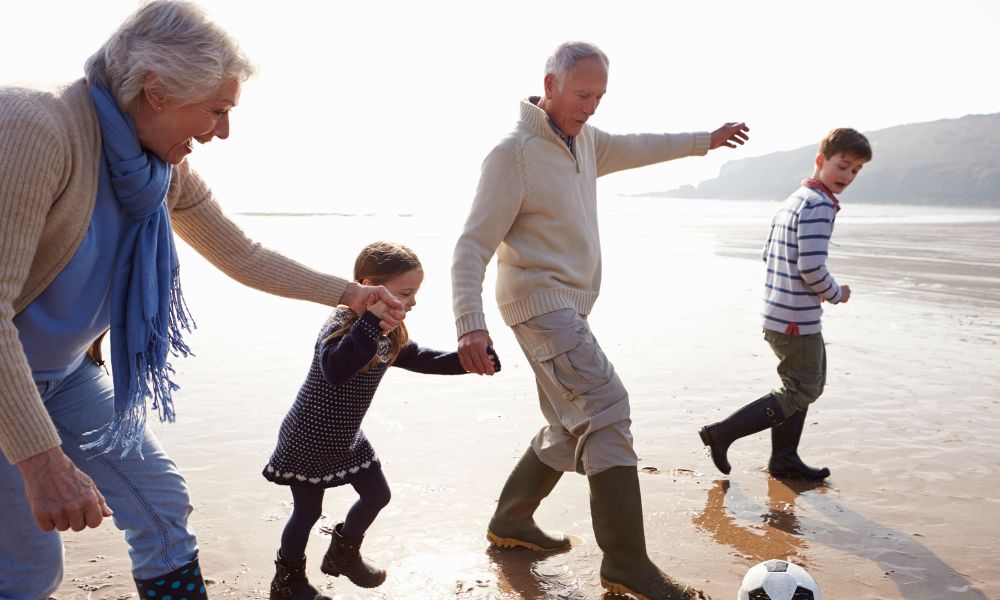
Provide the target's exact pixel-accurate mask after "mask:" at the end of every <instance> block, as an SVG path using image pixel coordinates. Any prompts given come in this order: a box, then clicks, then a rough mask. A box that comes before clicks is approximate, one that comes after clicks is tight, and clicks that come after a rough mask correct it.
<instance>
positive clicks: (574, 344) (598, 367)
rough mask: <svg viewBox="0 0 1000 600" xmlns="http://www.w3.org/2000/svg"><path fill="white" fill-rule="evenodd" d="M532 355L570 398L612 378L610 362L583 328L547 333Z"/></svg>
mask: <svg viewBox="0 0 1000 600" xmlns="http://www.w3.org/2000/svg"><path fill="white" fill-rule="evenodd" d="M531 354H532V358H533V359H534V360H535V362H536V363H538V364H539V365H540V366H541V367H542V369H544V371H545V372H546V374H547V375H548V377H549V379H551V380H552V382H553V383H555V384H556V385H557V386H558V387H559V389H560V390H561V391H562V393H563V395H564V396H565V397H566V398H567V399H569V400H573V399H574V398H577V397H579V396H581V395H583V394H586V393H587V392H589V391H591V390H593V389H595V388H598V387H600V386H602V385H604V384H606V383H607V382H608V381H609V380H610V379H611V375H612V368H611V363H609V362H608V359H607V357H606V356H604V352H603V351H602V350H601V349H600V347H598V346H597V341H596V340H595V339H594V337H593V335H591V334H590V332H589V331H588V330H587V329H586V328H580V329H563V330H559V331H552V332H548V336H547V339H546V340H545V342H543V343H542V344H539V345H538V346H536V347H535V348H533V349H532V351H531Z"/></svg>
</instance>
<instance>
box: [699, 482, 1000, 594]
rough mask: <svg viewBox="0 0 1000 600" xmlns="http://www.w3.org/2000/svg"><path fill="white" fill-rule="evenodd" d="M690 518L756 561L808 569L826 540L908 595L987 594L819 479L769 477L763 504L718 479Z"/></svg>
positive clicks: (827, 544) (826, 542) (913, 540)
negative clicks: (815, 513)
mask: <svg viewBox="0 0 1000 600" xmlns="http://www.w3.org/2000/svg"><path fill="white" fill-rule="evenodd" d="M796 501H801V502H805V503H807V504H808V505H809V508H810V509H818V510H819V513H820V515H822V516H823V517H826V518H828V519H829V521H827V520H819V519H813V518H811V517H807V516H804V515H797V514H796ZM727 502H728V504H729V506H730V507H731V508H730V509H729V510H727ZM735 513H738V516H737V515H736V514H735ZM692 521H693V523H694V524H695V526H697V527H698V528H700V529H702V530H704V531H706V532H708V533H709V534H711V535H712V537H713V539H715V541H716V542H718V543H719V544H723V545H726V546H729V547H731V548H734V549H735V550H736V551H737V552H739V553H740V554H741V555H743V557H744V558H746V559H748V560H749V561H750V563H751V564H752V563H757V562H761V561H764V560H768V559H772V558H781V559H785V560H788V561H790V562H794V563H797V564H800V565H802V566H803V567H806V568H807V569H808V568H809V567H810V547H811V546H818V545H825V546H829V547H831V548H834V549H836V550H839V551H841V552H847V553H851V554H854V555H857V556H859V557H862V558H866V559H868V560H871V561H872V562H874V563H876V564H877V565H878V566H879V568H880V570H881V572H882V575H883V577H885V578H888V579H889V580H890V581H892V582H893V583H894V584H895V585H896V586H897V588H898V590H899V593H900V597H901V598H905V599H906V600H943V599H948V600H961V599H968V600H987V596H986V595H985V594H984V593H983V592H982V591H981V590H980V589H979V588H978V587H977V586H976V585H975V583H974V582H972V581H970V580H969V579H968V578H967V577H966V576H964V575H962V574H960V573H958V572H956V570H955V569H954V568H953V567H951V566H950V565H948V564H947V563H945V562H944V561H943V560H942V559H941V558H939V557H938V556H937V555H936V554H934V552H933V551H931V550H930V549H929V548H927V547H926V546H924V545H923V544H921V543H920V542H919V541H917V540H915V539H913V537H912V536H909V535H905V534H902V533H900V532H898V531H895V530H893V529H891V528H889V527H886V526H884V525H881V524H879V523H875V522H872V521H871V520H869V519H866V518H865V517H863V516H861V515H859V514H858V513H856V512H854V511H852V510H851V509H849V508H847V507H845V506H844V505H843V504H841V503H840V502H839V501H838V499H837V494H836V492H835V491H834V488H831V487H829V486H828V485H827V484H825V483H822V482H820V483H815V482H805V481H795V480H789V481H780V480H777V479H775V478H773V477H768V478H767V507H766V510H765V507H762V506H760V505H759V504H756V503H754V502H753V501H752V500H751V499H749V498H747V497H746V496H745V495H743V493H742V491H741V490H740V488H739V486H735V485H732V484H731V483H730V481H729V480H719V481H716V482H715V484H714V486H713V487H712V488H711V489H710V490H709V491H708V496H707V498H706V501H705V509H704V510H703V511H701V512H700V513H698V514H697V515H695V516H694V517H693V518H692ZM827 570H828V571H829V570H832V571H834V572H835V569H829V568H828V569H827Z"/></svg>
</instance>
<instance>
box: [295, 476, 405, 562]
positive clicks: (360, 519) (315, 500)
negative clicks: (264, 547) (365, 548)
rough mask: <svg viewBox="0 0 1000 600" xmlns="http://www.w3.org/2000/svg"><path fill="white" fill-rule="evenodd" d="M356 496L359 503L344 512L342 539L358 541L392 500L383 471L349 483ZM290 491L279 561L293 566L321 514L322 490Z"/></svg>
mask: <svg viewBox="0 0 1000 600" xmlns="http://www.w3.org/2000/svg"><path fill="white" fill-rule="evenodd" d="M351 485H352V486H354V490H355V491H356V492H357V493H358V501H357V502H355V503H354V505H353V506H351V509H350V510H349V511H347V517H345V518H344V527H343V528H342V529H341V534H342V535H343V536H344V537H349V538H357V537H361V536H363V535H364V534H365V532H366V531H368V527H369V526H370V525H371V524H372V523H373V522H375V517H377V516H378V513H379V511H381V510H382V509H383V508H385V506H386V505H387V504H389V499H390V498H391V497H392V494H391V492H389V482H387V481H386V480H385V475H383V474H382V469H377V468H376V469H362V470H361V471H359V472H358V476H357V477H356V478H355V479H354V481H353V482H352V483H351ZM288 487H289V488H291V490H292V502H293V506H292V516H291V517H289V518H288V523H287V524H285V530H284V531H283V532H282V533H281V550H279V554H280V555H281V559H282V560H287V561H291V562H295V561H298V560H302V558H303V557H305V555H306V544H307V543H308V542H309V532H310V531H311V530H312V528H313V525H315V524H316V521H318V520H319V518H320V516H322V514H323V492H325V491H326V490H325V488H319V487H313V486H303V485H290V486H288Z"/></svg>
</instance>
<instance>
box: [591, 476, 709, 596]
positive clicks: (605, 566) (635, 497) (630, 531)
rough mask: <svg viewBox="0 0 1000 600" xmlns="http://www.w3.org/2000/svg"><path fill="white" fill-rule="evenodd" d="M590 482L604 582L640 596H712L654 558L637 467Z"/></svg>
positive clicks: (612, 588) (618, 591) (619, 591)
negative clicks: (661, 566)
mask: <svg viewBox="0 0 1000 600" xmlns="http://www.w3.org/2000/svg"><path fill="white" fill-rule="evenodd" d="M588 479H589V480H590V515H591V519H593V523H594V537H595V538H597V545H598V546H600V547H601V550H602V551H603V552H604V559H603V560H602V561H601V585H602V586H604V587H605V589H607V590H608V591H609V592H611V593H613V594H619V595H622V596H625V595H628V594H631V595H632V596H634V597H636V598H638V599H639V600H694V599H702V600H707V598H708V597H707V596H706V595H705V594H704V592H702V591H700V590H696V589H694V588H691V587H688V586H686V585H683V584H681V583H678V582H676V581H674V580H673V579H671V578H670V577H669V576H667V575H666V574H664V573H663V571H660V569H659V568H658V567H657V566H656V565H654V564H653V562H652V561H651V560H649V556H648V555H647V554H646V536H645V532H644V530H643V525H642V498H641V496H640V492H639V474H638V471H636V468H635V467H612V468H610V469H608V470H606V471H602V472H600V473H598V474H597V475H591V476H590V477H588Z"/></svg>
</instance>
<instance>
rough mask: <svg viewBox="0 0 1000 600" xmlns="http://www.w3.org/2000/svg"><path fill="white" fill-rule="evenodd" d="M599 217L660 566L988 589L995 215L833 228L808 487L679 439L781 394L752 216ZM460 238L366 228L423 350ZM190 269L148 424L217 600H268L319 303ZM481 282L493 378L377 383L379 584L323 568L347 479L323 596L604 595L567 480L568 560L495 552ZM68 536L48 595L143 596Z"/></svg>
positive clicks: (944, 595) (762, 459) (523, 414)
mask: <svg viewBox="0 0 1000 600" xmlns="http://www.w3.org/2000/svg"><path fill="white" fill-rule="evenodd" d="M602 219H604V220H603V221H602V224H603V227H604V229H603V235H604V248H605V265H604V272H605V278H604V285H603V293H602V297H601V300H600V301H599V302H598V304H597V306H596V308H595V311H594V314H593V315H592V317H591V323H592V326H593V328H594V330H595V332H596V334H597V337H598V339H599V340H601V343H602V346H603V347H604V349H605V351H606V352H607V353H608V355H609V356H610V357H611V359H612V361H613V362H614V363H615V366H616V368H617V370H618V372H619V374H620V375H621V377H622V378H623V380H624V381H625V383H626V386H627V387H628V388H629V390H630V394H631V402H632V416H633V421H634V424H633V433H634V435H635V441H636V442H635V445H636V450H637V452H638V454H639V456H640V459H641V462H640V468H641V469H642V472H641V474H640V481H641V484H642V489H643V503H644V509H645V524H646V536H647V542H648V547H649V551H650V555H651V556H652V558H653V559H654V561H655V562H656V563H657V564H659V565H660V566H661V567H662V568H663V569H664V570H665V571H666V572H668V573H669V574H671V575H672V576H674V577H675V578H677V579H680V580H682V581H684V582H687V583H689V584H692V585H696V586H698V587H700V588H702V589H704V590H705V591H706V592H707V593H709V594H710V595H711V596H712V597H713V598H716V599H717V600H718V599H730V598H733V597H734V596H735V594H736V590H737V588H738V586H739V582H740V580H741V578H742V576H743V574H744V573H745V571H746V569H747V568H749V567H750V566H751V565H753V564H755V563H757V562H759V561H762V560H766V559H769V558H790V559H791V560H793V561H795V562H797V563H799V564H801V565H803V566H804V567H805V568H806V569H807V570H808V571H809V572H810V573H811V574H812V575H813V577H815V578H816V580H817V581H818V582H819V584H820V585H821V587H822V589H823V592H824V597H825V598H826V599H827V600H831V599H852V600H862V599H873V600H874V599H905V600H940V599H975V600H980V599H997V598H1000V570H998V569H997V567H996V565H997V564H998V559H1000V541H998V539H1000V525H998V519H997V517H998V516H1000V500H998V499H997V494H996V490H997V484H996V477H997V476H998V475H1000V472H998V471H1000V437H998V436H997V435H996V432H997V431H1000V395H998V391H1000V371H998V369H997V363H998V359H1000V349H998V341H1000V223H998V222H996V221H993V222H988V223H971V224H969V223H852V222H851V221H850V219H846V218H842V219H841V220H839V221H838V224H837V227H838V229H837V231H836V233H835V237H834V247H833V250H832V252H833V258H832V259H831V261H830V264H831V268H832V269H833V270H834V272H835V273H837V274H838V277H839V278H840V279H841V282H842V283H848V284H850V285H851V286H852V288H853V294H854V295H853V297H852V299H851V301H850V302H849V303H847V304H846V305H842V306H833V307H829V308H828V310H827V311H826V314H825V315H824V323H825V325H824V337H825V339H826V341H827V344H828V354H829V365H830V372H829V375H828V387H827V390H826V392H825V394H824V396H823V397H822V398H821V399H820V401H819V402H818V403H817V405H816V406H815V407H814V408H813V409H812V410H811V411H810V413H809V418H808V421H807V427H806V430H805V433H804V435H803V441H802V444H801V447H800V450H801V453H802V455H803V457H804V458H805V459H806V460H807V462H810V463H812V464H815V465H826V466H828V467H830V469H831V470H832V472H833V475H832V477H831V478H830V479H829V480H828V481H827V482H826V483H825V484H822V485H803V484H789V483H783V482H780V481H776V480H774V479H772V478H770V477H769V476H768V474H767V473H766V472H765V471H764V470H763V466H764V465H766V462H767V457H768V451H769V440H768V438H767V436H766V434H763V433H762V434H759V435H757V436H753V437H751V438H747V439H745V440H741V441H739V442H737V443H736V444H735V445H734V446H733V448H732V450H731V451H730V460H731V461H732V462H733V464H734V470H733V473H732V474H731V475H729V476H722V475H720V474H718V473H717V472H715V470H714V468H713V466H712V464H711V461H710V460H709V458H708V457H707V456H706V454H705V452H704V450H703V448H702V446H701V443H700V441H699V439H698V436H697V433H696V432H697V430H698V428H699V427H700V426H701V425H702V424H705V423H708V422H711V421H713V420H717V419H719V418H722V417H725V416H726V415H728V414H729V413H730V412H731V411H732V410H734V409H736V408H738V407H739V406H741V405H742V404H744V403H746V402H748V401H750V400H753V399H754V398H757V397H758V396H760V395H762V394H764V393H766V392H767V391H768V390H769V389H770V388H771V387H772V386H774V385H775V383H776V375H775V374H774V359H773V357H772V356H771V355H770V350H769V348H768V347H767V345H766V344H765V342H764V341H763V340H762V338H761V334H760V327H759V324H758V317H757V316H756V315H757V308H758V297H759V286H760V280H761V277H762V275H761V270H762V266H761V263H760V262H759V260H758V259H757V252H758V251H759V245H760V241H761V236H762V235H763V234H762V232H761V226H760V224H759V223H756V224H755V225H752V226H751V225H744V224H731V223H730V224H725V225H717V224H712V223H711V222H705V223H695V224H690V223H670V222H668V223H656V222H651V221H650V220H649V219H648V218H643V215H641V214H636V215H631V214H629V212H628V211H622V212H621V213H620V214H615V215H612V216H610V217H607V218H605V217H602ZM769 219H770V215H769V214H768V215H767V217H766V219H765V223H766V222H767V221H769ZM331 224H332V222H331ZM245 226H246V227H247V228H248V229H250V230H251V231H253V230H254V228H255V227H258V223H257V222H255V221H253V220H251V219H246V222H245ZM323 226H324V227H326V226H327V225H323ZM268 227H269V228H268V229H267V230H264V229H262V230H261V231H260V232H259V233H260V235H258V236H257V237H258V238H260V239H262V241H265V242H267V241H269V239H268V236H271V237H270V241H272V243H273V245H274V246H277V247H280V248H282V249H283V250H285V251H289V253H290V254H292V255H293V256H316V255H317V253H318V252H319V251H321V249H320V247H319V246H310V245H309V244H313V243H316V242H305V241H298V242H291V241H290V240H292V239H294V238H293V237H288V235H289V234H290V233H294V232H295V231H297V230H298V229H299V228H301V227H302V224H301V223H288V224H277V225H274V224H271V225H269V226H268ZM310 227H315V226H313V225H310ZM336 230H337V232H338V233H336V236H337V239H336V240H335V241H336V243H335V244H329V240H327V243H328V245H333V246H335V247H336V248H338V249H341V248H343V249H346V250H343V252H344V253H345V254H346V255H347V256H345V257H343V258H344V260H341V261H339V262H336V263H334V262H331V263H330V264H324V263H319V264H317V266H320V267H324V268H330V269H331V270H335V271H337V272H347V267H346V265H347V264H348V262H349V260H348V259H350V258H352V257H353V253H354V252H356V249H357V248H360V246H361V244H362V243H363V242H367V241H370V239H374V238H372V233H371V228H368V227H366V226H360V227H355V226H353V225H352V226H350V227H347V228H344V227H343V225H342V223H341V224H338V225H337V227H336ZM414 232H417V234H416V235H415V234H414ZM454 235H455V232H454V231H453V230H451V229H449V227H443V228H441V229H439V230H434V229H433V228H431V229H430V230H428V229H427V228H423V227H414V228H409V227H401V228H399V229H393V228H391V227H390V228H388V229H387V230H382V235H381V236H379V235H376V237H388V238H392V239H399V240H400V241H404V242H405V243H409V245H411V246H413V247H414V248H415V249H416V250H417V252H418V254H420V255H421V257H422V259H423V262H424V265H425V268H426V270H427V273H428V278H427V280H426V282H425V287H424V290H423V291H422V292H421V296H422V297H421V298H420V301H421V303H420V306H418V308H417V309H416V310H415V311H414V313H412V314H411V317H410V319H409V321H410V323H409V326H410V331H411V335H412V336H413V338H414V339H416V340H417V341H419V342H421V343H423V344H425V345H429V346H434V347H443V348H449V347H453V346H454V341H453V329H452V327H451V311H450V299H449V293H450V290H449V287H448V286H449V282H448V266H449V256H450V252H451V244H452V243H453V240H454ZM406 236H409V237H406ZM290 244H291V246H292V247H291V248H290V247H289V245H290ZM296 244H297V245H296ZM185 250H186V249H185ZM322 251H323V252H328V251H329V250H328V249H326V248H323V249H322ZM182 258H187V260H186V261H185V269H187V271H186V272H185V277H186V280H185V281H187V280H192V281H197V282H198V285H186V287H185V293H186V294H187V296H188V301H189V303H190V305H191V306H192V309H193V310H194V311H195V315H196V317H197V318H198V320H199V325H200V329H199V331H198V332H196V334H195V335H193V336H192V338H191V342H192V345H193V347H194V348H195V351H196V352H197V354H198V356H197V358H195V359H191V360H186V361H182V362H180V363H178V366H179V367H180V369H179V370H180V379H181V382H182V384H183V385H184V388H183V390H182V392H181V393H180V395H179V396H178V415H179V418H178V423H176V424H174V425H169V426H166V425H161V424H156V425H155V430H156V432H157V434H158V435H159V436H160V439H161V440H162V442H163V443H164V445H165V446H166V447H167V449H168V450H169V451H170V453H171V455H172V456H173V457H174V459H175V460H176V461H177V463H178V464H179V466H180V468H181V471H182V472H183V473H184V474H185V475H186V477H187V480H188V483H189V485H190V488H191V493H192V497H193V499H194V504H195V512H194V514H193V516H192V520H193V523H194V525H195V527H196V528H197V531H198V534H199V541H200V545H201V559H202V564H203V567H204V571H205V573H206V574H207V575H208V577H209V578H210V579H211V582H210V585H209V593H210V595H211V596H213V597H239V598H265V597H267V591H268V584H269V581H270V578H271V575H272V574H273V567H272V562H271V561H272V559H273V556H274V551H275V549H276V547H277V544H278V539H279V537H280V534H281V529H282V527H283V525H284V521H285V518H286V517H287V515H288V514H289V512H290V508H291V505H290V495H289V494H288V492H287V490H285V489H283V488H281V487H278V486H275V485H273V484H270V483H268V482H266V481H264V480H263V478H261V477H260V475H259V472H260V469H261V467H262V466H263V464H264V463H265V461H266V459H267V457H268V455H269V454H270V451H271V450H272V448H273V443H274V439H275V435H276V432H277V426H278V423H280V420H281V418H282V417H283V415H284V413H285V411H286V409H287V407H288V404H289V403H290V402H291V399H292V398H293V397H294V394H295V391H296V389H297V387H298V385H299V383H300V382H301V379H302V377H303V376H304V374H305V369H306V366H307V364H308V358H309V353H310V344H311V340H312V336H313V335H314V333H315V330H316V328H317V327H318V326H319V324H320V323H321V321H322V319H323V317H324V316H325V314H326V312H327V310H326V309H324V308H322V307H314V306H308V305H305V304H303V303H292V302H289V301H287V300H282V299H278V298H271V297H267V296H265V295H263V294H259V293H255V292H252V291H248V290H245V289H244V288H241V287H239V286H238V285H237V284H234V283H231V282H229V281H227V280H225V279H223V278H222V277H220V276H217V275H215V274H213V273H212V272H211V269H210V268H209V267H207V266H205V265H204V264H202V262H201V261H200V260H195V259H192V258H191V257H190V253H189V252H188V253H187V254H185V256H182ZM491 273H492V267H491ZM487 290H488V291H487V294H486V297H487V305H488V306H489V307H491V311H493V312H490V313H488V315H487V316H488V319H489V322H490V323H491V325H492V326H493V329H494V331H493V332H492V335H493V338H494V341H495V343H496V346H497V348H498V351H499V352H500V353H501V358H502V359H503V361H504V369H503V372H502V373H501V374H500V375H498V376H497V377H495V378H492V379H487V378H479V377H475V376H464V377H428V376H420V375H415V374H411V373H408V372H405V371H402V370H399V369H395V370H392V371H391V372H390V373H389V374H388V375H387V376H386V378H385V380H384V383H383V385H382V387H381V388H380V390H379V394H378V396H377V397H376V401H375V403H374V404H373V407H372V410H371V412H370V413H369V415H368V417H367V419H366V422H365V430H366V432H367V433H368V435H369V437H370V439H371V440H372V442H373V444H374V446H375V448H376V450H377V452H378V453H379V455H380V457H381V458H382V460H383V462H384V469H385V472H386V474H387V477H388V479H389V482H390V485H391V486H392V491H393V499H392V502H391V503H390V505H389V506H388V507H387V508H386V509H385V511H383V513H382V515H380V517H379V518H378V520H377V521H376V522H375V524H374V525H373V526H372V528H371V529H370V531H369V534H368V538H367V540H366V542H365V547H364V550H365V554H366V556H367V557H369V558H370V559H372V560H373V561H375V562H377V563H379V564H380V565H382V566H384V567H385V568H387V569H388V570H389V578H388V580H387V581H386V583H385V584H384V585H383V586H382V587H380V588H377V589H376V590H362V589H359V588H356V587H354V586H353V585H352V584H350V582H348V581H346V580H344V579H343V578H329V577H326V576H324V575H322V574H321V573H320V571H319V561H320V559H321V557H322V554H323V552H324V550H325V547H326V544H327V543H328V540H329V537H328V535H326V533H325V531H324V530H325V529H326V528H328V527H330V526H331V525H332V524H334V523H336V522H337V521H338V520H339V519H340V518H342V516H343V514H344V513H345V512H346V509H347V507H348V506H349V505H350V503H351V502H352V501H353V500H354V494H353V490H350V489H349V488H348V489H345V488H337V489H333V490H330V491H329V492H328V494H327V500H326V504H325V511H326V512H325V517H324V519H323V520H321V522H320V523H319V525H318V527H317V531H315V535H314V536H313V537H312V539H311V540H310V545H309V548H308V550H307V552H308V557H309V561H310V567H309V572H310V575H311V577H312V579H313V581H314V583H315V584H317V585H318V587H320V588H321V589H322V590H323V591H324V592H325V593H326V594H327V595H329V596H331V597H333V598H337V599H350V598H392V599H395V598H415V599H417V598H427V599H437V598H461V599H494V598H496V599H516V598H536V599H543V598H544V599H549V598H562V599H577V598H601V597H602V591H601V588H600V584H599V576H598V573H599V567H600V552H599V549H598V548H597V545H596V543H595V541H594V536H593V530H592V528H591V526H590V520H589V507H588V496H587V494H588V492H587V486H586V479H585V478H584V477H582V476H579V475H576V474H567V475H565V476H564V477H563V479H562V481H561V482H560V483H559V485H558V486H557V487H556V489H555V491H554V492H553V493H552V495H551V496H550V497H549V498H548V499H547V500H546V501H545V502H544V503H543V505H542V507H541V508H540V509H539V511H538V514H537V515H536V518H537V520H538V521H539V522H540V523H542V524H543V525H544V526H546V527H550V528H554V529H561V530H563V531H566V532H569V533H571V534H572V535H573V539H574V545H573V548H572V549H571V550H569V551H567V552H563V553H560V554H556V555H539V554H534V553H530V552H526V551H525V552H521V551H495V550H491V549H489V548H488V546H487V543H486V540H485V537H484V533H485V527H486V523H487V521H488V520H489V516H490V514H491V513H492V510H493V507H494V506H495V501H496V497H497V496H498V494H499V490H500V487H501V486H502V484H503V481H504V479H505V477H506V475H507V474H508V473H509V471H510V469H511V467H512V466H513V465H514V463H515V462H516V461H517V459H518V458H519V456H520V455H521V453H522V452H523V451H524V449H525V447H526V446H527V444H528V441H529V439H530V437H531V436H532V435H533V433H534V432H535V431H536V430H537V429H538V428H539V427H540V425H541V421H540V415H539V413H538V409H537V405H536V398H535V395H534V384H533V380H532V377H531V373H530V369H529V368H528V367H527V366H526V364H525V362H524V359H523V357H522V356H521V355H520V351H519V349H518V348H517V345H516V343H515V342H514V340H513V337H512V336H511V335H510V333H509V331H508V330H507V329H506V328H504V327H503V326H502V323H501V321H500V320H499V318H498V316H497V315H496V313H495V309H493V308H492V307H493V302H492V287H491V285H490V280H489V278H488V280H487ZM234 307H237V309H236V310H234ZM65 541H66V554H67V557H66V565H67V566H66V576H65V580H64V583H63V585H62V587H61V588H60V590H59V593H58V594H57V597H58V598H61V599H83V598H125V597H128V596H129V595H132V594H135V589H134V587H132V585H131V581H130V577H129V575H128V573H129V566H128V559H127V548H126V546H125V543H124V542H123V541H122V539H121V534H120V532H119V531H117V530H116V529H115V528H114V527H113V525H112V524H111V523H110V522H108V523H106V524H105V525H102V527H100V528H99V529H97V530H88V531H86V532H81V533H69V534H67V535H66V536H65ZM603 597H606V598H610V596H603Z"/></svg>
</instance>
